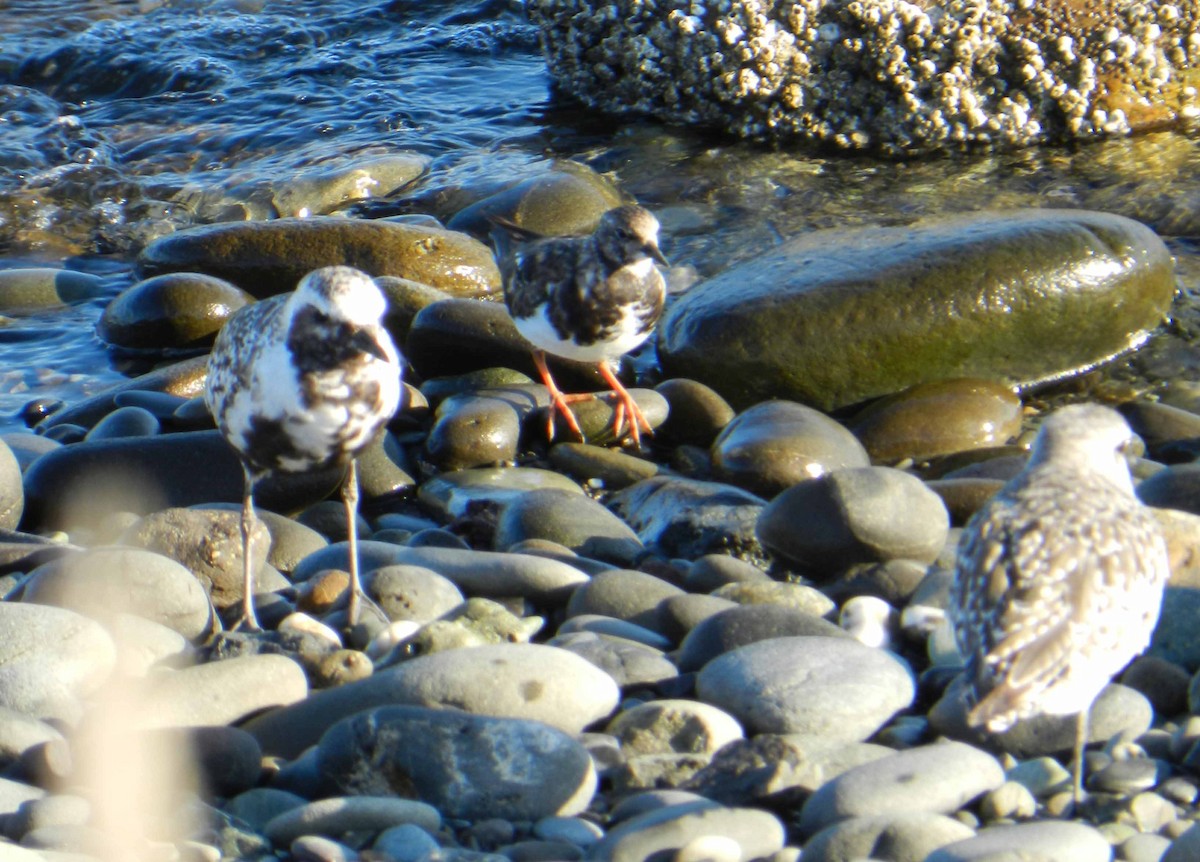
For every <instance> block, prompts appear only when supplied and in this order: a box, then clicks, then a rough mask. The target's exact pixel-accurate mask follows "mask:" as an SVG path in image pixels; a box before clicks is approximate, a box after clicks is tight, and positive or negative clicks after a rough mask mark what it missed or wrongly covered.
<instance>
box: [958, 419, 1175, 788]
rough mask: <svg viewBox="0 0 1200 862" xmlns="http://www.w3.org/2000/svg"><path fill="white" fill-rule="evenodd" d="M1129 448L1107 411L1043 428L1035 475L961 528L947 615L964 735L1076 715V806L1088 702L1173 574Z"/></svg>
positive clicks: (1131, 652) (1118, 665)
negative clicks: (963, 692) (962, 678)
mask: <svg viewBox="0 0 1200 862" xmlns="http://www.w3.org/2000/svg"><path fill="white" fill-rule="evenodd" d="M1133 439H1134V438H1133V432H1132V431H1130V429H1129V426H1128V425H1127V424H1126V423H1125V420H1124V419H1122V418H1121V416H1120V415H1119V414H1118V413H1116V412H1115V411H1113V410H1110V409H1109V408H1107V407H1101V406H1098V405H1074V406H1070V407H1064V408H1062V409H1060V410H1058V411H1056V412H1054V413H1053V414H1051V415H1049V416H1047V417H1046V419H1045V421H1044V422H1043V423H1042V427H1041V429H1040V430H1039V432H1038V435H1037V437H1036V439H1035V440H1034V443H1033V448H1032V451H1031V452H1030V457H1029V463H1028V464H1027V465H1026V466H1025V468H1024V469H1023V470H1022V471H1021V472H1020V473H1019V474H1018V475H1017V476H1016V477H1014V478H1013V479H1012V481H1010V482H1009V483H1008V484H1007V485H1005V486H1004V488H1003V489H1001V490H1000V491H999V492H998V493H997V494H996V495H995V496H994V497H993V498H992V499H991V500H990V501H989V502H988V503H987V504H985V505H984V507H983V508H982V509H981V510H980V511H979V512H977V513H976V514H975V515H974V517H972V518H971V520H970V522H969V523H968V525H967V529H966V531H965V532H964V533H963V536H962V539H961V541H960V543H959V546H958V563H957V566H956V569H955V577H954V586H953V589H952V591H951V597H950V606H949V609H948V611H949V616H950V620H951V623H952V624H953V626H954V634H955V639H956V640H957V642H958V647H959V651H960V652H961V653H962V655H963V658H964V659H965V660H966V662H967V678H968V680H969V681H970V682H971V684H972V686H973V688H974V692H975V695H976V702H975V703H974V705H973V707H972V708H971V709H970V711H969V712H968V714H967V721H968V723H969V724H970V725H971V726H973V727H984V728H986V729H987V730H988V731H990V732H993V733H999V732H1003V731H1005V730H1007V729H1008V728H1009V727H1011V726H1012V725H1013V724H1014V723H1015V722H1016V721H1018V720H1019V719H1022V718H1027V717H1030V716H1033V715H1038V714H1048V715H1071V714H1074V715H1076V716H1077V721H1076V727H1075V750H1074V761H1073V777H1074V794H1075V800H1076V802H1077V803H1078V802H1079V801H1080V800H1081V799H1082V795H1083V749H1084V746H1085V745H1086V742H1087V733H1088V712H1089V711H1090V709H1091V705H1092V702H1093V701H1094V700H1095V699H1096V697H1097V696H1098V695H1099V694H1100V691H1101V690H1102V689H1103V688H1104V687H1105V686H1106V685H1107V684H1108V683H1109V681H1110V680H1111V679H1112V678H1113V676H1114V675H1116V673H1117V672H1118V671H1120V670H1121V669H1122V668H1123V667H1124V666H1125V665H1126V664H1127V663H1128V662H1129V661H1130V659H1132V658H1133V657H1134V656H1136V655H1137V654H1138V653H1140V652H1141V651H1142V650H1144V649H1145V648H1146V645H1147V644H1148V643H1149V642H1150V636H1151V634H1152V632H1153V631H1154V626H1155V624H1156V623H1157V621H1158V612H1159V607H1160V605H1161V603H1162V595H1163V588H1164V587H1165V585H1166V582H1167V577H1168V575H1169V563H1168V557H1167V548H1166V542H1165V540H1164V538H1163V534H1162V531H1161V529H1160V527H1159V525H1158V521H1157V520H1156V519H1155V517H1154V515H1153V514H1152V513H1151V512H1150V511H1149V509H1148V508H1147V507H1145V506H1144V505H1142V504H1141V503H1140V502H1139V501H1138V499H1137V497H1136V496H1135V495H1134V491H1133V480H1132V479H1131V477H1130V474H1129V466H1128V463H1127V461H1126V459H1125V451H1126V449H1127V447H1128V445H1129V444H1130V443H1131V441H1132V440H1133Z"/></svg>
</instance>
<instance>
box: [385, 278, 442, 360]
mask: <svg viewBox="0 0 1200 862" xmlns="http://www.w3.org/2000/svg"><path fill="white" fill-rule="evenodd" d="M374 280H375V284H376V286H377V287H378V288H379V289H380V290H381V291H383V295H384V296H385V297H387V313H386V314H385V315H384V317H383V325H384V327H385V328H386V329H387V331H388V333H390V334H391V336H392V339H393V340H394V341H395V342H396V344H399V345H403V344H404V342H405V341H407V340H408V331H409V330H410V329H411V328H412V322H413V318H414V317H416V316H417V312H419V311H420V310H421V309H422V308H424V307H425V306H427V305H432V304H433V303H435V302H440V301H441V300H443V299H450V298H451V295H450V294H449V293H447V292H446V291H444V290H438V288H436V287H430V286H429V285H428V284H422V283H421V282H419V281H413V280H412V279H409V278H400V277H399V276H396V275H378V276H375V279H374Z"/></svg>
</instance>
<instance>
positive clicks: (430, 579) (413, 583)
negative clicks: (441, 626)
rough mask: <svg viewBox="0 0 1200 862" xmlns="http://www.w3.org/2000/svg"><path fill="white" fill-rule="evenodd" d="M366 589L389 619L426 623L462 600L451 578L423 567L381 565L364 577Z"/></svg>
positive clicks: (443, 614) (445, 613)
mask: <svg viewBox="0 0 1200 862" xmlns="http://www.w3.org/2000/svg"><path fill="white" fill-rule="evenodd" d="M365 589H366V591H367V593H368V594H369V595H370V596H371V598H372V599H374V600H375V601H376V603H378V605H379V606H380V608H382V609H383V612H384V613H385V614H387V616H388V619H390V620H413V621H415V622H420V623H427V622H430V621H431V620H435V619H438V618H439V617H443V616H445V615H447V614H449V613H450V612H451V611H453V610H454V609H455V608H457V607H459V606H460V605H461V604H462V603H463V602H464V601H465V599H464V598H463V594H462V593H461V592H459V590H458V587H456V586H454V582H453V581H451V580H450V579H449V578H445V577H442V576H441V575H439V574H438V573H437V572H435V571H433V570H432V569H427V568H425V567H424V566H406V565H394V566H383V567H382V568H379V569H376V570H375V571H373V572H371V574H370V575H369V576H368V577H367V578H366V579H365Z"/></svg>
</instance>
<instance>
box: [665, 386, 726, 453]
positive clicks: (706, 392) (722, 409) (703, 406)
mask: <svg viewBox="0 0 1200 862" xmlns="http://www.w3.org/2000/svg"><path fill="white" fill-rule="evenodd" d="M654 390H655V391H656V392H657V393H658V394H659V395H661V396H662V397H663V398H666V399H667V406H668V408H669V409H668V411H667V421H666V422H664V423H663V424H662V427H661V428H659V429H658V436H659V437H660V438H661V439H662V440H664V441H666V442H669V443H675V444H680V443H683V444H688V445H691V446H701V447H703V448H705V449H707V448H708V447H709V446H711V445H712V442H713V440H715V439H716V438H717V435H718V434H720V433H721V431H722V430H724V428H725V426H726V425H728V424H729V423H730V422H732V421H733V417H734V416H735V415H736V413H735V411H734V409H733V408H732V407H730V406H729V402H728V401H726V400H725V399H724V398H722V397H721V396H720V395H719V394H718V393H717V391H716V390H715V389H713V388H712V387H710V386H705V385H704V384H703V383H701V382H699V381H698V380H688V379H687V378H684V377H675V378H672V379H670V380H664V381H663V382H662V383H660V384H658V385H657V386H655V387H654Z"/></svg>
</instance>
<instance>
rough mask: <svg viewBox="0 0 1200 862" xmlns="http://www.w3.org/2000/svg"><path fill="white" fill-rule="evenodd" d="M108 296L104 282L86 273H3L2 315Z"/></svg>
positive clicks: (25, 270)
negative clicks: (105, 294) (105, 293)
mask: <svg viewBox="0 0 1200 862" xmlns="http://www.w3.org/2000/svg"><path fill="white" fill-rule="evenodd" d="M103 294H104V280H103V279H102V278H100V277H99V276H96V275H92V274H90V273H86V272H75V271H74V270H70V269H52V268H50V267H41V266H36V267H21V268H17V269H5V270H0V313H3V314H7V315H16V314H21V313H23V312H29V311H38V310H41V309H46V308H58V307H60V306H63V305H71V304H73V303H76V302H83V301H85V300H88V299H95V298H96V297H98V296H102V295H103Z"/></svg>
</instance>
